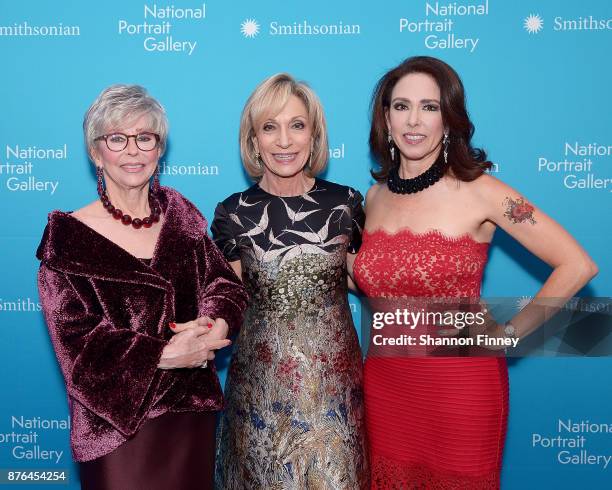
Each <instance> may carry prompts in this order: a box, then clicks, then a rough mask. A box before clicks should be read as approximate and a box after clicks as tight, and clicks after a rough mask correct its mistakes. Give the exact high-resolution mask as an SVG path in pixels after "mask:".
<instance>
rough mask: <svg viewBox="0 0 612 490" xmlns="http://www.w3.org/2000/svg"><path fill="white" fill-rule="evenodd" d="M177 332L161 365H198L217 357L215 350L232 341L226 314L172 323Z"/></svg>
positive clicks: (163, 352) (165, 367)
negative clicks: (228, 337)
mask: <svg viewBox="0 0 612 490" xmlns="http://www.w3.org/2000/svg"><path fill="white" fill-rule="evenodd" d="M168 328H171V330H172V331H173V332H174V335H173V336H172V338H171V339H170V341H169V342H168V344H167V345H166V347H164V349H163V351H162V355H161V358H160V360H159V364H158V365H157V367H159V368H160V369H178V368H196V367H201V366H203V365H206V362H207V361H209V360H213V359H214V358H215V353H214V351H215V350H217V349H222V348H224V347H227V346H229V345H231V343H232V342H231V340H229V339H227V338H226V337H227V332H228V326H227V323H226V322H225V320H224V319H223V318H217V319H216V320H213V319H211V318H209V317H207V316H203V317H200V318H197V319H195V320H192V321H190V322H186V323H172V324H171V325H170V326H169V327H168Z"/></svg>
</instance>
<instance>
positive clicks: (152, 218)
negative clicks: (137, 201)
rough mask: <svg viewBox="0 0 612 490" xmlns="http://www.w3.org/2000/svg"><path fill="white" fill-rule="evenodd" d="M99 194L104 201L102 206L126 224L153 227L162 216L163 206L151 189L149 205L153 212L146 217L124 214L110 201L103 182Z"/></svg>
mask: <svg viewBox="0 0 612 490" xmlns="http://www.w3.org/2000/svg"><path fill="white" fill-rule="evenodd" d="M98 195H99V196H100V201H102V206H104V208H105V209H106V210H107V211H108V213H109V214H111V215H112V216H113V218H115V219H116V220H121V222H122V223H123V224H124V225H125V226H129V225H132V227H133V228H135V229H139V228H141V227H143V228H151V226H152V225H153V223H158V222H159V218H160V216H161V208H160V207H159V204H158V203H157V201H156V199H155V197H154V196H153V193H152V192H150V191H149V207H150V208H151V214H150V215H149V216H147V217H146V218H142V219H140V218H132V217H131V216H130V215H129V214H124V212H123V211H121V209H119V208H116V207H115V206H113V205H112V204H111V202H110V199H109V198H108V194H106V190H104V188H103V187H102V185H101V183H100V182H99V183H98Z"/></svg>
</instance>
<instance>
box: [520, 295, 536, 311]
mask: <svg viewBox="0 0 612 490" xmlns="http://www.w3.org/2000/svg"><path fill="white" fill-rule="evenodd" d="M532 299H533V298H532V297H531V296H521V297H520V298H518V299H517V300H516V307H517V308H518V309H519V310H522V309H523V308H525V306H527V305H528V304H529V303H530V302H531V300H532Z"/></svg>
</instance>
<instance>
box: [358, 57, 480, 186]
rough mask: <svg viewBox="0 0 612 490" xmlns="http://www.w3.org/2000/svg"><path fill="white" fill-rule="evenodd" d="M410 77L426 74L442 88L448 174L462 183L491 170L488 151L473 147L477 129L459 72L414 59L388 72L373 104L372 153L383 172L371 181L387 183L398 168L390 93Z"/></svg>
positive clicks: (438, 63)
mask: <svg viewBox="0 0 612 490" xmlns="http://www.w3.org/2000/svg"><path fill="white" fill-rule="evenodd" d="M410 73H425V74H427V75H429V76H431V77H432V78H433V79H434V80H435V81H436V83H437V84H438V87H439V88H440V109H441V111H442V121H443V123H444V127H445V128H447V129H448V132H449V138H450V142H449V146H448V167H447V168H446V172H447V173H449V172H450V173H451V174H452V175H453V176H454V177H455V178H457V179H459V180H462V181H464V182H470V181H472V180H474V179H476V178H477V177H479V176H480V175H482V174H483V173H484V172H485V171H486V170H488V169H490V168H491V166H492V164H491V162H489V161H487V154H486V153H485V151H484V150H482V149H480V148H474V147H472V144H471V141H472V136H473V134H474V125H473V124H472V121H470V117H469V116H468V113H467V109H466V107H465V91H464V89H463V83H462V82H461V79H460V78H459V75H458V74H457V72H456V71H455V70H453V69H452V68H451V67H450V66H449V65H447V64H446V63H444V61H442V60H439V59H437V58H432V57H430V56H414V57H412V58H408V59H406V60H404V61H403V62H402V63H401V64H400V65H398V66H396V67H395V68H393V69H392V70H391V71H389V72H387V73H386V74H385V75H384V76H383V77H382V78H381V79H380V80H379V81H378V83H377V84H376V88H375V89H374V95H373V96H372V103H371V111H372V127H371V129H370V151H371V152H372V155H373V156H374V158H375V159H376V161H377V162H378V164H379V165H380V170H378V171H375V170H372V177H374V178H375V179H376V180H377V181H378V182H384V181H386V180H387V177H388V175H389V171H390V170H391V169H393V168H394V167H396V166H398V165H399V158H398V157H399V150H398V149H397V148H396V150H395V153H396V157H395V161H393V160H392V159H391V154H390V152H389V142H388V141H387V134H388V133H387V121H386V112H387V111H388V110H389V108H390V105H391V92H392V91H393V88H394V87H395V84H396V83H397V82H398V81H399V80H400V79H402V78H403V77H405V76H406V75H408V74H410Z"/></svg>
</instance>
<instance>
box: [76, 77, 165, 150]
mask: <svg viewBox="0 0 612 490" xmlns="http://www.w3.org/2000/svg"><path fill="white" fill-rule="evenodd" d="M142 116H147V118H148V119H149V127H148V128H147V129H148V130H149V131H152V132H154V133H157V134H159V149H160V155H161V154H163V153H164V151H165V150H166V139H167V137H168V118H167V117H166V111H165V110H164V108H163V107H162V105H161V104H160V103H159V102H158V101H157V100H155V99H154V98H153V97H151V96H150V95H149V94H148V93H147V91H146V89H145V88H144V87H141V86H140V85H123V84H118V85H111V86H110V87H108V88H105V89H104V90H103V91H102V92H101V93H100V95H98V97H97V98H96V100H95V101H94V103H93V104H91V106H90V107H89V109H87V112H86V113H85V118H84V120H83V133H84V135H85V145H86V146H87V152H88V153H89V156H90V157H91V150H92V148H93V147H94V140H95V139H96V138H97V137H98V136H102V135H103V134H106V133H107V132H108V131H113V130H119V129H121V128H123V127H126V126H129V125H130V124H131V123H133V122H135V121H136V120H137V119H139V118H140V117H142Z"/></svg>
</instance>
